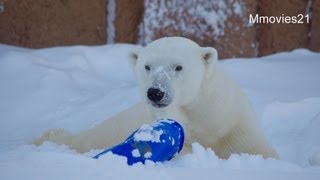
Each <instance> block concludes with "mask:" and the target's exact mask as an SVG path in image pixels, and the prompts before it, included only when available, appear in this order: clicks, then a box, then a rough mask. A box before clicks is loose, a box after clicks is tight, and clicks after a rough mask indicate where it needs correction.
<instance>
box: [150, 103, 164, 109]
mask: <svg viewBox="0 0 320 180" xmlns="http://www.w3.org/2000/svg"><path fill="white" fill-rule="evenodd" d="M151 105H152V106H153V107H156V108H164V107H167V106H168V104H163V103H155V102H151Z"/></svg>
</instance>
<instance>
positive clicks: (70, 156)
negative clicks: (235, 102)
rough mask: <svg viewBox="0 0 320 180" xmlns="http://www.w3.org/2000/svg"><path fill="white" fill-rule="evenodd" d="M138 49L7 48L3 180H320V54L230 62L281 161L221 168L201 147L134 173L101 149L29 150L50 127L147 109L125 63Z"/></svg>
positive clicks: (2, 76) (1, 91)
mask: <svg viewBox="0 0 320 180" xmlns="http://www.w3.org/2000/svg"><path fill="white" fill-rule="evenodd" d="M132 47H133V45H106V46H97V47H85V46H74V47H57V48H48V49H41V50H29V49H23V48H16V47H12V46H6V45H0V179H10V180H12V179H53V180H56V179H139V180H140V179H152V180H155V179H178V178H184V179H227V178H229V179H230V178H233V179H236V178H237V179H248V178H250V179H320V165H319V164H320V54H319V53H313V52H310V51H308V50H304V49H298V50H295V51H293V52H289V53H278V54H275V55H271V56H267V57H262V58H253V59H250V60H243V59H230V60H226V61H222V62H221V64H222V66H223V67H224V68H225V70H226V71H227V72H228V73H229V74H230V75H231V76H232V77H234V79H235V80H236V81H238V82H239V84H240V85H241V86H242V87H243V89H244V90H245V92H246V93H247V94H248V96H249V97H250V99H251V101H252V103H253V105H254V108H255V110H256V112H257V116H258V118H259V121H260V124H261V126H262V127H263V130H264V132H265V134H266V136H267V138H268V139H269V141H270V142H271V143H272V145H273V146H274V147H275V149H276V150H277V151H278V153H279V155H280V158H281V159H280V160H273V159H266V160H265V159H262V158H261V157H260V156H252V155H245V154H243V155H232V156H231V157H230V158H229V159H228V160H221V159H219V158H218V157H217V156H215V154H214V152H213V151H212V150H210V149H206V148H204V147H202V146H201V145H200V144H197V143H195V144H194V146H193V152H192V153H191V154H186V155H180V156H178V157H176V158H175V159H173V160H171V161H170V162H165V163H157V164H154V163H151V162H148V163H147V164H146V165H142V164H136V165H134V166H128V165H127V164H126V160H125V159H124V158H123V157H119V156H115V155H111V154H108V155H106V156H103V157H102V158H100V159H98V160H96V159H92V158H91V157H92V155H94V154H95V153H97V152H99V151H100V150H92V151H91V152H88V153H85V154H78V153H76V152H75V151H72V150H69V149H68V148H67V147H66V146H62V145H56V144H53V143H50V142H47V143H45V144H44V145H42V146H40V147H36V146H33V145H30V144H29V143H28V142H30V141H31V140H32V139H34V138H36V137H38V136H40V135H41V134H42V132H44V131H45V130H47V129H49V128H65V129H68V130H69V131H72V132H74V133H77V132H80V131H82V130H85V129H88V128H91V127H93V126H95V125H97V124H98V123H99V122H102V121H103V120H105V119H107V118H108V117H110V116H112V115H115V114H117V113H118V112H120V111H122V110H124V109H126V108H128V107H130V106H132V105H134V104H135V103H137V102H139V101H140V99H141V98H140V95H139V92H138V87H137V84H136V82H135V80H134V76H133V72H132V71H131V69H130V68H129V65H128V64H127V62H126V61H127V56H128V52H129V51H130V48H132ZM317 164H318V165H317Z"/></svg>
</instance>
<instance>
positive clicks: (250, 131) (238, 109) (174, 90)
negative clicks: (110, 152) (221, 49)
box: [35, 37, 277, 158]
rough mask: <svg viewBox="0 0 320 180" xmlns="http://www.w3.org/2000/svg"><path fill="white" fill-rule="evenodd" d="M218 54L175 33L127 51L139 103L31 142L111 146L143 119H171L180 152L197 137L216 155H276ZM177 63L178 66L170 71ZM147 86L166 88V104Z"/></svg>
mask: <svg viewBox="0 0 320 180" xmlns="http://www.w3.org/2000/svg"><path fill="white" fill-rule="evenodd" d="M217 59H218V58H217V52H216V50H215V49H214V48H209V47H207V48H203V47H200V46H198V45H197V44H196V43H194V42H193V41H190V40H188V39H185V38H180V37H170V38H162V39H159V40H156V41H154V42H152V43H151V44H149V45H148V46H147V47H144V48H138V49H136V50H134V52H133V53H132V55H131V56H130V63H131V64H132V66H133V68H134V70H135V74H136V77H137V80H138V82H139V85H140V89H141V93H142V97H143V98H144V101H143V102H142V103H140V104H138V105H136V106H134V107H133V108H131V109H129V110H126V111H124V112H122V113H120V114H119V115H117V116H115V117H113V118H111V119H109V120H107V121H105V122H103V123H102V124H100V125H99V126H97V127H95V128H93V129H90V130H88V131H85V132H82V133H80V134H78V135H71V134H69V133H67V132H65V131H63V130H50V131H49V132H47V133H45V134H44V135H43V136H42V137H41V138H39V139H37V140H35V144H41V143H42V142H43V141H44V140H50V141H54V142H56V143H63V144H67V145H69V146H70V147H71V148H73V149H76V150H77V151H79V152H86V151H88V150H90V149H93V148H105V147H110V146H113V145H115V144H117V143H119V142H121V141H122V140H124V139H125V138H126V137H127V136H129V135H130V134H131V132H133V131H134V130H135V129H137V128H138V127H140V126H141V125H142V124H144V123H151V122H153V121H154V120H156V119H161V118H172V119H175V120H177V121H179V122H180V123H181V124H182V126H183V127H184V130H185V136H186V140H185V145H184V148H183V151H184V152H186V151H189V150H190V147H191V143H193V142H199V143H200V144H202V145H203V146H205V147H211V148H212V149H213V150H214V151H215V153H216V154H217V155H218V156H219V157H221V158H228V157H229V156H230V154H232V153H249V154H261V155H262V156H263V157H265V158H267V157H274V158H277V154H276V152H275V151H274V150H273V148H272V147H271V146H270V145H269V144H268V142H267V141H266V139H265V137H264V135H263V134H262V131H261V129H260V128H259V127H258V125H257V122H256V117H255V114H254V112H253V108H252V107H251V105H250V102H249V101H248V99H247V97H246V96H245V95H244V93H243V92H242V90H241V89H240V87H239V86H238V85H237V84H236V83H235V82H234V81H232V80H231V79H230V78H229V77H228V76H227V75H226V74H225V73H224V72H223V69H222V68H221V67H219V64H218V61H217ZM178 65H180V66H182V68H183V69H182V70H181V71H175V67H177V66H178ZM145 66H149V67H150V70H146V69H145ZM150 87H157V88H160V89H161V90H163V91H165V92H166V93H167V94H166V95H167V96H166V98H165V100H164V101H163V102H164V103H165V104H167V106H166V107H161V108H159V107H156V106H154V105H153V104H152V103H151V102H150V101H149V100H148V98H147V90H148V89H149V88H150Z"/></svg>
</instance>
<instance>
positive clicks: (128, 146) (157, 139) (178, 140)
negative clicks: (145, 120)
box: [93, 119, 184, 165]
mask: <svg viewBox="0 0 320 180" xmlns="http://www.w3.org/2000/svg"><path fill="white" fill-rule="evenodd" d="M183 143H184V132H183V128H182V126H181V125H180V124H179V123H178V122H176V121H174V120H172V119H161V120H158V121H156V122H155V123H153V124H152V125H146V124H145V125H143V126H141V127H140V128H139V129H138V130H136V131H135V132H134V133H132V134H131V135H130V136H129V137H128V138H127V139H126V140H125V141H124V142H123V143H121V144H119V145H116V146H114V147H111V148H108V149H106V150H104V151H103V152H101V153H99V154H97V155H96V156H94V157H93V158H96V159H98V158H99V157H100V156H102V155H104V154H106V153H107V152H112V153H113V154H117V155H120V156H125V157H127V163H128V164H129V165H132V164H134V163H137V162H142V163H144V162H145V161H146V160H151V161H154V162H163V161H167V160H170V159H172V158H173V157H174V156H175V155H176V154H177V153H179V152H180V151H181V149H182V147H183Z"/></svg>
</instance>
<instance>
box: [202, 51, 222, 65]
mask: <svg viewBox="0 0 320 180" xmlns="http://www.w3.org/2000/svg"><path fill="white" fill-rule="evenodd" d="M202 49H203V51H202V58H203V59H204V61H205V62H206V63H207V64H211V63H212V62H214V61H217V60H218V52H217V50H216V49H215V48H212V47H204V48H202Z"/></svg>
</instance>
